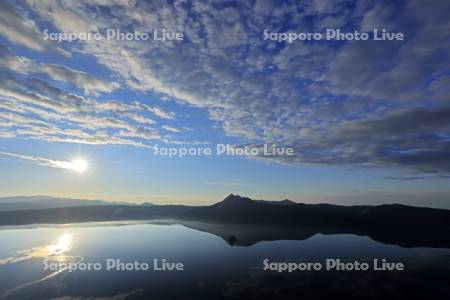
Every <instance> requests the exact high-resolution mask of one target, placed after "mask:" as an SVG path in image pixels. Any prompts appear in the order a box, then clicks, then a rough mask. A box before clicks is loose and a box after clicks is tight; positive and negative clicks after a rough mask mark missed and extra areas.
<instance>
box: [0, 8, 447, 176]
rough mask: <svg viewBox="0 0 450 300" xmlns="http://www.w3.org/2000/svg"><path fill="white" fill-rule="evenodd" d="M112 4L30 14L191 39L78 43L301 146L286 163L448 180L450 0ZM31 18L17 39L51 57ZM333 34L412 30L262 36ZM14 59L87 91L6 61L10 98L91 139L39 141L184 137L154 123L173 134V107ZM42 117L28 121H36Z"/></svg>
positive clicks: (81, 25)
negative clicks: (282, 39) (308, 38)
mask: <svg viewBox="0 0 450 300" xmlns="http://www.w3.org/2000/svg"><path fill="white" fill-rule="evenodd" d="M344 2H351V3H352V4H351V5H349V4H345V5H343V3H344ZM112 5H113V4H112V3H110V2H109V1H101V2H96V3H95V5H93V4H92V3H91V2H89V1H77V2H70V1H67V2H51V3H50V2H47V1H32V0H29V1H27V5H23V7H22V9H23V10H25V11H28V10H29V11H31V12H32V13H33V14H36V15H37V16H39V21H45V22H50V23H52V24H53V25H54V27H55V28H56V29H57V30H59V31H65V32H79V31H80V30H87V31H89V30H104V29H105V28H110V27H111V24H114V26H115V27H117V28H121V29H123V30H124V31H133V30H134V31H140V32H145V31H148V30H149V28H150V29H153V28H165V29H167V30H168V31H176V32H183V34H184V35H185V37H186V38H185V40H184V41H183V42H173V41H168V42H166V44H164V46H161V43H157V42H155V43H153V42H142V41H127V42H123V41H113V40H111V41H106V40H101V41H92V40H91V41H86V42H83V41H80V42H79V43H77V51H78V52H77V53H78V54H80V55H87V56H89V57H94V58H95V59H96V60H97V62H98V63H99V64H102V65H103V66H105V67H106V68H107V69H108V70H110V71H111V73H112V75H113V76H112V78H114V79H115V81H117V82H118V84H119V85H120V88H128V89H131V90H135V91H137V92H152V93H155V94H156V95H158V96H160V97H161V98H163V99H166V101H172V102H175V104H174V105H179V104H181V105H189V106H193V107H197V108H201V109H204V110H206V111H207V113H208V117H209V119H210V120H211V121H212V122H214V123H215V124H221V127H222V129H223V131H224V133H225V134H226V135H227V136H230V137H236V138H242V139H243V140H246V142H248V143H254V144H260V143H262V142H276V143H277V144H278V145H283V146H291V147H294V148H295V150H296V155H294V156H292V157H283V158H281V159H280V160H279V161H281V162H283V163H289V164H304V163H308V164H310V163H314V164H326V165H337V166H357V167H382V168H385V167H387V168H394V169H399V170H410V171H411V172H416V173H424V174H428V173H430V174H436V173H438V174H449V173H450V166H449V164H448V159H446V158H447V157H448V156H449V155H450V146H449V136H450V124H449V123H448V122H447V121H446V120H448V107H449V98H448V95H449V94H450V85H449V84H448V82H449V80H450V77H449V75H448V67H447V66H448V65H449V64H450V55H449V51H450V50H449V49H450V40H449V39H448V30H447V29H448V28H449V27H450V20H449V19H448V17H447V15H448V14H447V12H450V3H449V2H446V1H433V2H432V4H430V3H429V2H425V1H412V0H409V1H389V2H382V3H378V2H375V1H371V0H368V1H351V0H350V1H329V2H321V1H309V0H308V1H295V0H292V1H283V3H277V2H276V1H275V2H271V1H240V2H239V3H238V4H236V6H232V5H228V3H227V2H222V1H218V2H217V1H203V2H202V4H199V3H197V2H188V3H183V4H176V5H174V3H173V2H171V1H167V2H166V1H161V2H157V3H156V2H152V1H143V2H142V1H124V2H121V3H118V2H117V1H114V14H111V13H110V11H111V10H110V9H108V8H109V7H110V6H112ZM50 8H51V9H50ZM103 8H104V9H103ZM5 11H6V14H8V15H7V17H8V18H11V16H13V15H17V14H18V15H19V18H18V20H20V22H21V23H23V18H22V19H20V16H21V14H19V13H18V12H15V11H16V10H15V9H13V8H12V7H9V6H8V7H6V10H5ZM93 16H95V18H94V17H93ZM411 20H413V21H411ZM36 22H37V21H36ZM31 23H32V24H31ZM31 23H30V24H28V25H23V24H17V28H21V34H22V35H18V36H21V37H23V38H21V39H18V38H16V39H14V38H13V37H10V39H11V41H12V42H15V43H19V44H21V45H25V46H28V47H30V48H31V49H35V50H38V51H40V50H42V49H46V47H47V46H45V45H41V44H39V43H38V42H36V40H35V38H34V36H35V34H36V33H37V32H38V31H37V25H36V23H34V22H31ZM11 24H15V23H14V22H13V23H11ZM381 25H382V26H381ZM8 26H9V27H10V25H8ZM24 26H25V28H24ZM330 26H332V27H333V28H339V29H342V30H343V31H345V30H346V29H348V28H352V30H362V31H367V30H372V29H373V28H375V27H377V26H381V27H383V28H385V27H386V28H387V29H389V30H392V31H396V32H405V33H407V38H406V39H405V40H404V41H401V42H400V41H398V42H377V41H352V42H342V43H333V42H317V43H315V42H307V43H306V42H302V41H298V42H295V43H286V44H275V42H272V41H265V40H263V38H262V31H263V30H264V29H266V28H267V29H269V30H270V31H277V30H279V28H287V29H289V30H292V31H296V32H303V31H306V30H308V31H311V32H313V31H321V30H323V29H324V28H327V27H330ZM30 28H31V29H30ZM344 29H345V30H344ZM2 34H4V35H6V37H7V38H8V35H7V34H6V33H2ZM8 61H9V62H10V64H13V63H14V62H15V61H17V63H18V64H19V63H20V64H24V61H25V62H26V63H25V64H29V66H27V67H26V68H25V70H26V72H27V74H31V75H33V74H35V73H36V70H35V68H36V66H41V67H42V68H43V70H42V71H41V73H44V75H45V74H46V75H47V76H49V77H51V78H52V79H53V80H63V81H64V80H66V79H70V78H75V80H73V82H75V83H76V84H77V85H78V86H80V88H81V90H83V92H84V93H85V95H84V96H81V95H76V94H74V93H68V92H64V91H61V90H58V89H55V87H54V86H53V85H52V84H49V82H43V79H42V78H41V79H40V80H34V79H31V78H28V81H27V80H25V81H23V80H18V79H17V78H16V77H15V76H16V75H17V74H16V73H20V72H21V71H20V70H19V69H17V68H14V66H11V65H9V66H6V67H5V68H10V71H11V73H12V74H10V75H9V76H4V77H3V78H2V82H3V85H2V86H0V96H1V97H2V99H7V100H9V101H13V102H14V103H15V104H17V105H18V106H19V105H20V104H25V105H26V106H27V107H28V106H29V107H30V108H29V109H30V110H31V109H37V107H39V108H40V109H42V110H44V111H45V115H44V116H46V120H45V121H46V122H48V120H49V119H51V120H52V125H53V126H55V127H59V125H60V124H58V123H57V122H54V121H55V120H58V122H62V121H64V122H69V123H70V125H71V127H70V129H71V130H80V135H79V136H69V135H66V134H64V135H62V134H61V132H60V134H55V135H49V134H47V135H41V136H39V135H28V136H33V137H35V138H41V139H45V140H55V141H56V140H57V141H68V140H73V141H75V142H76V141H81V140H83V141H89V140H90V138H88V136H92V137H93V138H92V139H91V140H92V141H102V143H130V144H134V145H136V146H141V145H146V146H148V145H149V144H147V143H150V142H151V141H153V140H155V139H162V140H164V139H166V141H168V142H174V143H177V142H185V141H173V140H169V139H168V138H167V137H166V136H164V135H161V134H160V133H159V131H158V129H157V128H155V127H153V125H158V126H159V127H158V128H163V129H165V130H169V131H172V132H175V130H171V128H172V129H176V130H178V129H177V128H174V127H171V126H169V125H167V124H162V123H161V122H162V121H164V120H168V119H174V118H176V117H177V116H176V114H175V113H172V112H167V111H165V110H163V109H162V108H161V107H159V106H153V105H149V104H145V103H132V102H130V101H120V100H117V101H113V100H111V101H99V100H96V99H92V98H91V97H86V95H90V93H92V94H94V92H95V91H96V90H97V91H98V92H102V91H103V92H108V91H110V90H112V89H113V88H115V87H114V86H109V85H108V84H107V85H105V86H103V84H104V82H107V81H106V80H103V81H102V82H95V81H91V82H87V81H88V80H87V79H86V77H85V76H87V75H86V74H85V73H82V72H81V71H80V72H81V73H80V72H77V71H76V70H72V69H68V68H64V67H61V66H54V65H48V64H37V65H36V64H35V63H29V62H27V60H26V59H24V58H16V59H11V58H9V59H8ZM5 64H6V65H7V63H5ZM20 74H22V73H20ZM30 77H31V76H30ZM76 78H78V79H76ZM89 84H90V85H89ZM55 99H58V101H56V100H55ZM125 102H126V103H125ZM30 110H27V111H26V114H28V115H30V114H32V113H33V112H31V111H30ZM119 112H120V113H119ZM16 113H19V114H23V113H21V112H16ZM146 113H150V114H151V116H152V118H149V117H147V116H146V115H145V114H146ZM66 116H67V119H65V118H66ZM446 118H447V119H446ZM7 121H8V122H13V121H11V120H7ZM155 123H156V124H155ZM5 124H7V123H5ZM9 124H10V123H9ZM17 124H19V123H17ZM183 125H184V124H177V126H178V127H179V128H182V126H183ZM188 125H189V124H188ZM20 126H22V127H24V128H21V129H20V130H21V131H18V130H15V129H8V132H11V134H14V135H19V134H20V132H22V133H25V132H28V133H30V130H31V128H30V126H33V128H36V127H38V126H40V125H37V124H23V123H22V124H20ZM25 126H26V127H25ZM42 126H43V125H42ZM42 126H40V127H41V131H43V128H44V127H42ZM9 128H11V127H9ZM9 130H10V131H9ZM101 137H103V139H102V138H101Z"/></svg>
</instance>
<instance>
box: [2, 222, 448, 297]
mask: <svg viewBox="0 0 450 300" xmlns="http://www.w3.org/2000/svg"><path fill="white" fill-rule="evenodd" d="M237 238H239V235H237ZM0 241H1V248H0V298H1V299H109V298H113V299H164V300H166V299H202V298H204V299H234V298H236V299H238V298H244V299H291V298H292V299H299V298H302V299H315V298H322V299H323V298H326V297H327V296H329V297H331V296H333V297H337V296H345V297H346V298H347V299H352V298H355V299H360V298H365V299H379V298H382V297H386V296H395V297H397V298H398V299H402V298H407V297H410V296H412V295H414V296H416V297H417V296H420V295H421V294H422V295H423V296H426V297H428V298H429V297H430V296H449V295H450V291H449V289H450V288H449V287H450V250H449V249H432V248H402V247H399V246H395V245H385V244H381V243H378V242H375V241H373V240H371V239H369V238H368V237H362V236H355V235H345V234H342V235H321V234H316V235H314V236H312V237H309V238H307V239H305V240H301V241H295V240H290V241H288V240H279V241H260V242H256V243H253V244H251V245H249V246H231V245H230V244H229V243H227V242H226V241H225V239H223V238H221V237H219V236H216V235H213V234H211V233H208V232H204V231H199V230H195V229H191V228H188V227H185V226H182V225H157V224H144V223H136V224H133V223H128V224H112V223H109V224H77V225H64V226H53V227H34V228H3V229H0ZM328 258H339V259H341V260H342V261H354V260H358V261H360V262H369V263H370V264H371V265H372V260H373V259H374V258H377V259H382V258H385V259H387V260H389V261H393V262H402V263H403V264H404V265H405V267H406V270H405V271H396V272H393V271H391V272H383V271H378V272H373V271H372V272H370V271H296V272H292V273H278V272H276V271H264V270H263V267H264V265H263V260H264V259H269V260H270V261H273V262H321V263H324V262H325V260H326V259H328ZM81 259H83V260H82V261H81ZM107 259H114V260H120V261H121V262H131V263H132V262H134V261H139V262H140V263H148V265H149V266H150V267H151V268H150V270H146V271H143V270H141V271H136V270H135V271H127V270H124V271H118V270H110V271H106V270H105V269H106V261H107ZM154 259H157V260H158V262H160V261H161V260H162V259H165V260H166V261H168V262H178V263H182V264H183V265H184V270H183V271H155V270H153V260H154ZM44 262H47V263H53V265H55V263H57V262H59V263H70V262H72V263H73V265H76V263H79V264H80V262H82V263H100V264H101V267H102V269H101V270H91V271H82V270H75V271H73V272H69V271H68V270H63V269H61V268H59V269H56V270H55V269H53V270H45V269H44V266H45V264H44ZM80 265H81V264H80ZM338 298H339V297H338Z"/></svg>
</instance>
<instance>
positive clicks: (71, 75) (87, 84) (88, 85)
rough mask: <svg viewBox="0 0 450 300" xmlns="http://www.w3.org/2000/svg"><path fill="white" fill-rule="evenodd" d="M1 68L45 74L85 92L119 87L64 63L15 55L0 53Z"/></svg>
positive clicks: (30, 73)
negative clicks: (47, 62) (37, 60)
mask: <svg viewBox="0 0 450 300" xmlns="http://www.w3.org/2000/svg"><path fill="white" fill-rule="evenodd" d="M0 68H6V69H9V70H11V71H14V72H17V73H21V74H27V75H32V74H45V75H48V76H49V77H50V78H51V79H53V80H57V81H63V82H67V83H70V84H74V85H75V86H76V87H78V88H80V89H82V90H83V91H84V93H85V94H91V93H98V92H102V93H109V92H112V91H114V90H115V89H117V88H118V87H119V85H118V84H117V83H115V82H105V81H103V80H101V79H98V78H95V77H92V76H90V75H88V74H87V73H85V72H82V71H78V70H74V69H71V68H68V67H66V66H62V65H55V64H43V63H37V62H35V61H33V60H31V59H28V58H26V57H20V56H13V55H0Z"/></svg>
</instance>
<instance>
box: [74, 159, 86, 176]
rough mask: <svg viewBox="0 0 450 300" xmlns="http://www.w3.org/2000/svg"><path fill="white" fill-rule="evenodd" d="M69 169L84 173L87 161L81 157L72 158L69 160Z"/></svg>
mask: <svg viewBox="0 0 450 300" xmlns="http://www.w3.org/2000/svg"><path fill="white" fill-rule="evenodd" d="M71 169H72V170H74V171H76V172H78V173H84V172H86V170H87V169H88V163H87V161H86V160H85V159H83V158H77V159H74V160H73V161H72V162H71Z"/></svg>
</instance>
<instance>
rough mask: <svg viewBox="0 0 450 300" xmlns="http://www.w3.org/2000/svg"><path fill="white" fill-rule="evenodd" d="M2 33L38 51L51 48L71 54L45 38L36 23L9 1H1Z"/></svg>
mask: <svg viewBox="0 0 450 300" xmlns="http://www.w3.org/2000/svg"><path fill="white" fill-rule="evenodd" d="M0 35H2V36H4V37H5V38H7V39H8V40H10V41H11V42H13V43H16V44H21V45H23V46H25V47H28V48H30V49H33V50H36V51H45V50H51V51H55V52H56V53H59V54H61V55H63V56H66V57H70V56H71V54H70V53H69V52H67V51H65V50H63V49H61V48H59V47H57V46H56V45H55V44H53V43H51V42H50V41H48V40H47V41H46V40H44V38H43V35H42V34H41V33H40V32H39V29H38V27H37V26H36V23H35V22H33V21H32V20H29V19H27V18H25V17H24V16H23V15H22V14H21V13H19V12H18V11H17V10H16V9H15V8H14V6H13V5H11V4H9V3H8V2H7V1H2V2H1V3H0Z"/></svg>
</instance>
